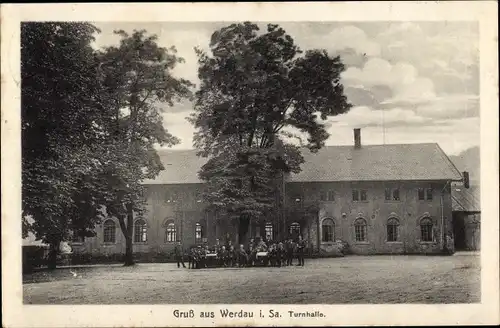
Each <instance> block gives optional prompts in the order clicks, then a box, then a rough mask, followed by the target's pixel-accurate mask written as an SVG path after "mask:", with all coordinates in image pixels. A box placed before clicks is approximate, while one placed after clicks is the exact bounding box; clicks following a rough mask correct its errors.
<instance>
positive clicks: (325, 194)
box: [319, 190, 335, 202]
mask: <svg viewBox="0 0 500 328" xmlns="http://www.w3.org/2000/svg"><path fill="white" fill-rule="evenodd" d="M319 198H320V200H321V201H323V202H326V201H329V202H333V201H335V192H334V191H333V190H328V191H321V192H320V194H319Z"/></svg>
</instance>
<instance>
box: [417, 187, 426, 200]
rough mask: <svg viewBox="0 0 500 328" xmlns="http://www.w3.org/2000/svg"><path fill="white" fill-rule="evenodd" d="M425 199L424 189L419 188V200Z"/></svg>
mask: <svg viewBox="0 0 500 328" xmlns="http://www.w3.org/2000/svg"><path fill="white" fill-rule="evenodd" d="M424 199H425V195H424V189H423V188H418V200H424Z"/></svg>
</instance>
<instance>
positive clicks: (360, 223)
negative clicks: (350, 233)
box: [354, 219, 366, 241]
mask: <svg viewBox="0 0 500 328" xmlns="http://www.w3.org/2000/svg"><path fill="white" fill-rule="evenodd" d="M354 232H355V235H356V241H366V221H365V220H363V219H358V220H356V222H355V223H354Z"/></svg>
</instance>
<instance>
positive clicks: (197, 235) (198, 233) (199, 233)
mask: <svg viewBox="0 0 500 328" xmlns="http://www.w3.org/2000/svg"><path fill="white" fill-rule="evenodd" d="M202 238H203V229H202V227H201V224H199V223H196V225H195V227H194V242H195V243H196V244H199V243H201V242H202Z"/></svg>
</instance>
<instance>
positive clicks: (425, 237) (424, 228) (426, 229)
mask: <svg viewBox="0 0 500 328" xmlns="http://www.w3.org/2000/svg"><path fill="white" fill-rule="evenodd" d="M432 227H433V224H432V220H431V219H430V218H423V219H422V220H421V221H420V235H421V236H420V240H421V241H432V239H433V238H432Z"/></svg>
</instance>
